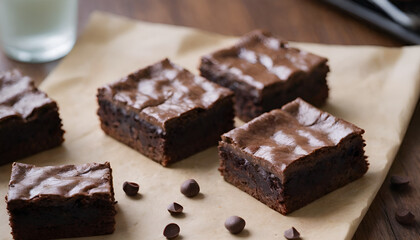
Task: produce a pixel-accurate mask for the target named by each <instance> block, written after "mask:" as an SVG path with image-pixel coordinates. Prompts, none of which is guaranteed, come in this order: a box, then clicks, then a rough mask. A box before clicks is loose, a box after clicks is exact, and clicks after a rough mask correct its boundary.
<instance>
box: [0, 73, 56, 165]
mask: <svg viewBox="0 0 420 240" xmlns="http://www.w3.org/2000/svg"><path fill="white" fill-rule="evenodd" d="M61 126H62V124H61V119H60V117H59V115H58V107H57V103H56V102H55V101H53V100H52V99H50V98H49V97H48V96H47V95H46V94H45V93H43V92H41V91H39V90H38V89H37V88H36V87H35V86H34V83H33V81H32V80H31V79H30V78H29V77H26V76H22V74H21V73H20V72H19V71H17V70H13V71H9V72H4V73H0V164H5V163H8V162H12V161H14V160H16V159H19V158H23V157H27V156H30V155H32V154H35V153H38V152H41V151H44V150H47V149H50V148H53V147H56V146H59V145H60V144H61V143H62V142H63V141H64V139H63V134H64V131H63V130H62V129H61Z"/></svg>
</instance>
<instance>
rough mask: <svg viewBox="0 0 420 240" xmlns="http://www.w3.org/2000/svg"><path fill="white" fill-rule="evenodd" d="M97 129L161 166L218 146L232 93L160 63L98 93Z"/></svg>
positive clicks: (229, 121) (227, 125) (229, 119)
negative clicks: (99, 121) (98, 123)
mask: <svg viewBox="0 0 420 240" xmlns="http://www.w3.org/2000/svg"><path fill="white" fill-rule="evenodd" d="M97 97H98V103H99V110H98V115H99V118H100V120H101V128H102V130H103V131H104V132H105V133H106V134H108V135H109V136H111V137H113V138H115V139H117V140H118V141H120V142H122V143H124V144H126V145H128V146H130V147H131V148H133V149H135V150H137V151H139V152H140V153H142V154H144V155H145V156H147V157H149V158H151V159H152V160H154V161H156V162H158V163H160V164H161V165H163V166H168V165H169V164H171V163H173V162H176V161H179V160H181V159H184V158H186V157H188V156H191V155H193V154H195V153H198V152H199V151H202V150H204V149H206V148H208V147H210V146H213V145H217V141H218V140H220V135H221V134H223V133H225V132H227V131H229V130H231V129H232V128H233V118H234V110H233V93H232V92H231V91H230V90H228V89H225V88H223V87H220V86H218V85H217V84H214V83H212V82H210V81H208V80H206V79H204V78H202V77H199V76H194V75H193V74H192V73H190V72H188V71H187V70H185V69H182V68H181V67H179V66H177V65H175V64H173V63H171V62H170V61H169V60H167V59H165V60H163V61H161V62H159V63H156V64H154V65H151V66H149V67H147V68H145V69H141V70H139V71H138V72H135V73H133V74H131V75H129V76H128V77H127V78H124V79H122V80H120V81H118V82H115V83H113V84H111V85H109V86H106V87H103V88H100V89H99V90H98V95H97Z"/></svg>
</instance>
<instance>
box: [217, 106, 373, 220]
mask: <svg viewBox="0 0 420 240" xmlns="http://www.w3.org/2000/svg"><path fill="white" fill-rule="evenodd" d="M291 104H292V105H293V104H295V105H299V107H298V108H300V110H298V111H300V112H299V113H294V114H295V115H293V113H292V118H290V119H289V117H291V116H289V114H290V112H293V111H295V110H291V111H290V106H291V105H286V106H285V107H284V108H283V110H285V111H283V110H274V112H270V113H266V114H263V115H261V116H260V117H258V118H256V119H254V120H253V121H252V122H250V123H249V125H248V126H246V127H242V129H239V130H236V132H235V130H232V131H231V132H229V133H227V134H224V135H223V136H222V141H221V142H220V143H219V157H220V161H221V163H220V168H219V170H220V172H221V174H222V175H223V177H224V179H225V180H226V181H227V182H229V183H231V184H233V185H234V186H236V187H238V188H239V189H241V190H242V191H245V192H247V193H248V194H250V195H251V196H253V197H254V198H256V199H258V200H259V201H261V202H262V203H264V204H266V205H267V206H269V207H270V208H272V209H274V210H276V211H278V212H280V213H282V214H284V215H286V214H289V213H291V212H293V211H295V210H297V209H299V208H301V207H303V206H305V205H307V204H308V203H310V202H312V201H314V200H316V199H318V198H319V197H322V196H324V195H325V194H327V193H329V192H331V191H333V190H335V189H337V188H339V187H342V186H344V185H346V184H347V183H349V182H352V181H354V180H356V179H358V178H360V177H362V176H363V175H364V174H365V173H366V171H367V170H368V163H367V161H366V156H365V155H364V150H363V148H364V146H365V143H364V140H363V138H362V133H363V130H361V129H359V128H357V127H356V126H354V125H352V124H350V123H347V122H345V121H343V120H340V119H337V118H334V117H332V116H331V115H329V114H326V113H324V114H323V115H322V114H321V115H319V117H317V118H316V121H321V122H322V121H325V122H329V121H331V122H333V123H336V124H337V125H334V124H333V125H331V128H334V126H338V127H336V128H337V131H338V130H339V129H340V127H341V126H343V128H342V129H346V130H342V131H343V132H344V134H342V137H341V138H340V139H336V141H335V142H330V143H328V144H324V145H323V146H317V147H310V146H305V144H308V145H309V143H308V142H311V141H312V143H313V142H316V141H322V140H325V141H327V140H326V139H322V137H327V136H328V137H335V136H336V135H335V134H334V133H333V132H330V133H329V135H322V134H321V133H320V135H317V133H319V131H324V129H322V127H323V126H326V125H323V123H319V122H317V123H316V124H320V125H319V126H316V127H315V128H314V129H311V130H310V131H312V132H311V133H312V134H313V136H317V138H315V137H314V138H313V139H308V142H305V144H303V142H304V140H302V139H300V141H301V143H300V144H296V146H293V145H292V144H289V145H287V146H285V145H282V144H283V143H279V144H278V146H274V145H269V144H266V145H264V140H260V142H261V146H262V147H259V148H258V147H257V146H256V145H252V144H253V143H254V142H253V141H248V140H247V139H250V138H254V139H257V140H256V141H258V139H259V137H258V134H259V133H258V129H257V128H260V127H261V126H264V124H261V123H268V125H266V127H271V128H276V127H275V126H273V122H271V120H272V119H271V118H273V117H278V118H282V117H283V116H282V115H284V117H285V119H286V120H287V121H288V122H287V123H284V124H285V126H287V128H288V129H289V130H290V129H293V130H291V133H292V132H294V129H296V132H300V133H301V135H302V136H308V135H307V134H302V132H303V131H304V129H307V128H308V127H312V126H313V125H312V124H313V123H312V120H313V119H309V120H311V121H307V120H308V119H300V120H301V123H303V125H304V124H305V123H307V124H308V125H307V126H303V127H302V126H294V125H295V124H299V123H298V122H299V121H297V122H293V121H292V120H291V119H293V118H295V117H296V118H300V117H299V116H300V115H301V114H303V112H302V110H303V111H305V110H304V109H305V108H307V107H311V106H310V105H309V104H306V103H304V102H303V101H301V100H297V101H295V102H292V103H291ZM302 106H303V107H302ZM292 107H293V108H295V107H296V106H292ZM285 108H286V109H285ZM288 108H289V109H288ZM312 108H313V110H314V109H315V108H314V107H312ZM288 111H290V112H288ZM318 113H321V111H314V112H312V114H314V115H317V114H318ZM309 115H311V113H309ZM282 121H283V120H282ZM282 121H279V122H282ZM258 124H260V125H258ZM316 124H314V125H316ZM328 124H329V123H328ZM252 125H254V126H252ZM256 125H258V126H256ZM344 127H345V128H344ZM276 129H277V130H278V132H282V131H283V132H282V134H283V133H284V131H285V130H284V128H281V127H278V128H276ZM241 130H242V131H241ZM277 130H276V131H277ZM262 131H264V132H265V131H267V130H262ZM317 131H318V132H317ZM232 132H233V133H232ZM278 132H277V133H278ZM308 132H309V130H308ZM260 133H261V132H260ZM278 136H279V134H277V135H276V134H274V137H273V138H277V141H281V139H279V137H278ZM302 136H296V137H295V138H296V139H299V138H301V137H302ZM266 137H267V136H264V138H266ZM285 139H287V141H288V142H284V143H285V144H288V143H290V141H292V140H291V139H292V135H290V136H286V137H285ZM241 141H248V142H245V143H244V142H242V143H241ZM256 141H255V142H256ZM267 141H271V140H267ZM296 142H298V141H296ZM275 144H277V143H275ZM319 145H321V144H319ZM264 146H265V147H266V149H268V146H270V148H271V152H270V151H269V150H267V151H261V150H259V149H263V148H264ZM252 149H254V150H252ZM257 149H258V150H257ZM289 149H292V150H290V151H295V152H296V149H300V150H299V151H297V152H298V154H296V153H288V152H287V151H289ZM305 149H306V150H308V149H310V151H309V150H308V153H303V151H304V150H305ZM273 152H277V154H274V155H271V154H272V153H273ZM267 156H271V157H267Z"/></svg>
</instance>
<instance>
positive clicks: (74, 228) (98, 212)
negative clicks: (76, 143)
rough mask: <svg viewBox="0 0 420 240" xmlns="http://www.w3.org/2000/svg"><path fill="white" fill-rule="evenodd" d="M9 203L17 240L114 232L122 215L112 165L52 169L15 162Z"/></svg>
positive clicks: (13, 233)
mask: <svg viewBox="0 0 420 240" xmlns="http://www.w3.org/2000/svg"><path fill="white" fill-rule="evenodd" d="M6 202H7V210H8V211H9V215H10V226H11V227H12V235H13V237H14V239H56V238H69V237H87V236H94V235H103V234H109V233H112V232H114V225H115V214H116V211H115V206H114V205H115V200H114V190H113V186H112V170H111V167H110V164H109V163H108V162H106V163H104V164H98V163H89V164H83V165H62V166H47V167H36V166H33V165H28V164H22V163H14V164H13V166H12V175H11V178H10V183H9V191H8V193H7V197H6Z"/></svg>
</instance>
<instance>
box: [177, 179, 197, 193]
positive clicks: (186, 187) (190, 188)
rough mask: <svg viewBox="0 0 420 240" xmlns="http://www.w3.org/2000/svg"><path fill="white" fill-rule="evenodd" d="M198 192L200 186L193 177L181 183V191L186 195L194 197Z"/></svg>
mask: <svg viewBox="0 0 420 240" xmlns="http://www.w3.org/2000/svg"><path fill="white" fill-rule="evenodd" d="M199 192H200V186H198V183H197V182H196V181H195V180H194V179H188V180H187V181H185V182H184V183H182V185H181V193H182V194H184V195H185V196H187V197H194V196H196V195H197V194H198V193H199Z"/></svg>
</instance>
